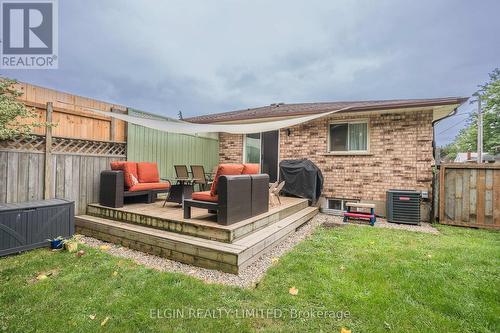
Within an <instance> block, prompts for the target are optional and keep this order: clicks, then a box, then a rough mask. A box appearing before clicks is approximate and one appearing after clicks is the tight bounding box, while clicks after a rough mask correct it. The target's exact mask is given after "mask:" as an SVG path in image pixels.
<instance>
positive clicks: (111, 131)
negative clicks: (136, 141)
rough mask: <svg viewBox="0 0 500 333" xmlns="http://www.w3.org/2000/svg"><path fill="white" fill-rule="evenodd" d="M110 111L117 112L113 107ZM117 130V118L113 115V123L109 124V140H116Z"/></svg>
mask: <svg viewBox="0 0 500 333" xmlns="http://www.w3.org/2000/svg"><path fill="white" fill-rule="evenodd" d="M109 111H110V112H115V109H113V108H111V109H110V110H109ZM115 130H116V119H115V118H114V117H111V124H110V126H109V141H113V142H114V141H115V139H116V135H115Z"/></svg>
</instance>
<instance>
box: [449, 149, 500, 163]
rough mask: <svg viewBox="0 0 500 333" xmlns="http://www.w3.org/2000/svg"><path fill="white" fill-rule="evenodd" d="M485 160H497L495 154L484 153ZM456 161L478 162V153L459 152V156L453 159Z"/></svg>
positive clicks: (491, 161)
mask: <svg viewBox="0 0 500 333" xmlns="http://www.w3.org/2000/svg"><path fill="white" fill-rule="evenodd" d="M483 161H484V162H490V163H493V162H495V156H492V155H491V154H488V153H483ZM453 162H455V163H466V162H477V153H473V152H470V151H469V152H466V153H458V154H457V157H455V160H454V161H453Z"/></svg>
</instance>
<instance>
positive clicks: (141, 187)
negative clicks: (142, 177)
mask: <svg viewBox="0 0 500 333" xmlns="http://www.w3.org/2000/svg"><path fill="white" fill-rule="evenodd" d="M169 188H170V184H169V183H137V184H135V185H134V186H132V187H130V188H129V189H128V190H129V191H132V192H135V191H147V190H168V189H169Z"/></svg>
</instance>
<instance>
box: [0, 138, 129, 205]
mask: <svg viewBox="0 0 500 333" xmlns="http://www.w3.org/2000/svg"><path fill="white" fill-rule="evenodd" d="M49 151H50V152H49V153H47V150H46V139H45V137H44V136H33V137H30V138H24V139H18V140H12V141H1V142H0V203H10V202H22V201H31V200H40V199H49V198H64V199H68V200H74V201H75V213H76V214H84V213H85V210H86V207H87V203H92V202H98V201H99V175H100V173H101V171H102V170H106V169H109V163H110V162H111V161H115V160H123V159H125V152H126V144H125V143H118V142H107V141H92V140H81V139H68V138H60V137H54V138H53V141H52V145H51V149H49Z"/></svg>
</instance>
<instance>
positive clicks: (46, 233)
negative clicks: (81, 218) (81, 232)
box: [0, 199, 75, 256]
mask: <svg viewBox="0 0 500 333" xmlns="http://www.w3.org/2000/svg"><path fill="white" fill-rule="evenodd" d="M74 216H75V204H74V202H73V201H68V200H63V199H51V200H39V201H29V202H21V203H10V204H0V256H4V255H7V254H11V253H16V252H20V251H25V250H30V249H34V248H38V247H44V246H47V245H48V241H47V239H53V238H56V237H58V236H62V237H70V236H72V235H73V234H74V233H75V222H74Z"/></svg>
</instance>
